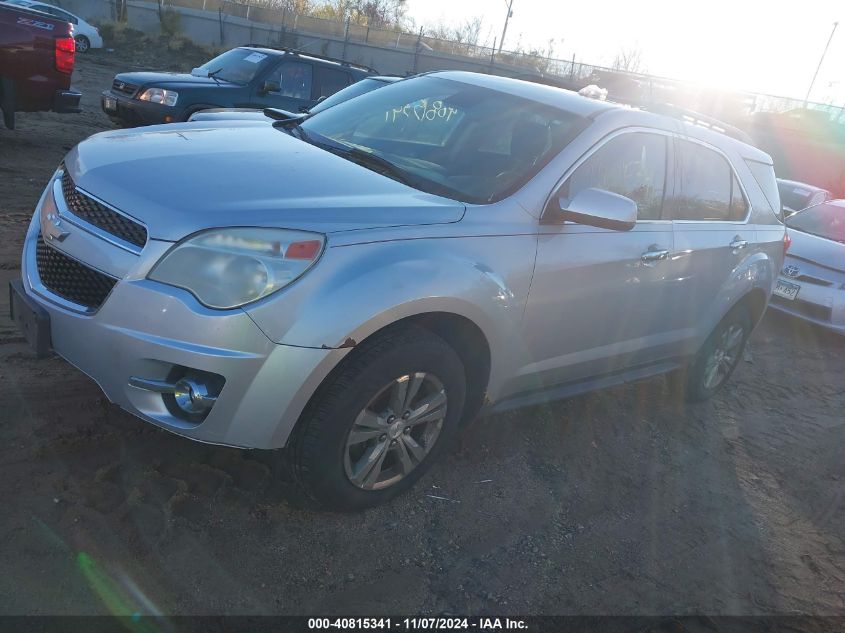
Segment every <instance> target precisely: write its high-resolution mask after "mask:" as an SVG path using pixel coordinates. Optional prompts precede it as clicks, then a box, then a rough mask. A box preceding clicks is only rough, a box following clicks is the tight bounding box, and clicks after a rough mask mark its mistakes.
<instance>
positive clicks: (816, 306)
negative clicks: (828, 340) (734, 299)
mask: <svg viewBox="0 0 845 633" xmlns="http://www.w3.org/2000/svg"><path fill="white" fill-rule="evenodd" d="M781 279H782V280H783V281H784V282H786V283H797V284H798V285H799V286H800V288H801V289H800V290H799V291H798V295H797V296H796V297H795V299H793V300H789V299H783V298H781V297H778V296H777V295H772V299H771V301H770V303H769V305H770V306H771V307H772V309H774V310H777V311H779V312H785V313H786V314H789V315H791V316H794V317H797V318H799V319H803V320H805V321H809V322H811V323H814V324H815V325H818V326H821V327H823V328H826V329H828V330H832V331H834V332H838V333H840V334H845V289H843V288H835V287H824V286H818V285H814V284H810V283H801V282H796V280H795V279H791V278H788V277H783V276H781Z"/></svg>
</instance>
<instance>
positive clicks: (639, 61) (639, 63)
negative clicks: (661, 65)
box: [613, 45, 645, 73]
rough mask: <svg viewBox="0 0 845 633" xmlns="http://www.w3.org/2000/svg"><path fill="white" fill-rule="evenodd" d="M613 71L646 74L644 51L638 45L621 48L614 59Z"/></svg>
mask: <svg viewBox="0 0 845 633" xmlns="http://www.w3.org/2000/svg"><path fill="white" fill-rule="evenodd" d="M613 70H622V71H625V72H628V73H642V72H645V69H644V67H643V51H642V49H641V48H640V47H639V46H638V45H634V46H628V47H625V46H623V47H622V48H620V49H619V52H618V53H616V57H615V58H614V59H613Z"/></svg>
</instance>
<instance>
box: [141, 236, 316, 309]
mask: <svg viewBox="0 0 845 633" xmlns="http://www.w3.org/2000/svg"><path fill="white" fill-rule="evenodd" d="M324 244H325V238H324V237H323V236H322V235H320V234H319V233H308V232H305V231H289V230H286V229H264V228H237V229H213V230H210V231H204V232H202V233H199V234H198V235H195V236H194V237H191V238H188V239H187V240H185V241H184V242H180V243H179V244H177V245H176V246H175V247H174V248H173V249H171V250H170V251H169V252H168V253H167V254H166V255H165V256H164V257H162V259H161V260H160V261H159V262H158V264H156V265H155V267H154V268H153V269H152V270H151V271H150V274H149V275H148V278H149V279H153V280H155V281H160V282H161V283H165V284H169V285H171V286H176V287H178V288H184V289H185V290H188V291H189V292H191V294H193V295H194V296H195V297H196V298H197V299H198V300H199V301H200V302H201V303H202V304H204V305H206V306H208V307H209V308H219V309H228V308H237V307H239V306H242V305H244V304H247V303H250V302H252V301H257V300H258V299H261V298H262V297H266V296H267V295H269V294H271V293H273V292H276V291H277V290H280V289H282V288H284V287H285V286H287V285H288V284H290V283H292V282H293V281H295V280H296V279H297V278H299V277H301V276H302V274H303V273H305V271H306V270H308V269H309V268H310V267H311V266H312V265H313V264H314V263H315V262H316V261H317V259H319V257H320V253H322V251H323V246H324Z"/></svg>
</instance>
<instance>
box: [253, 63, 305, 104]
mask: <svg viewBox="0 0 845 633" xmlns="http://www.w3.org/2000/svg"><path fill="white" fill-rule="evenodd" d="M312 87H313V66H312V65H311V64H309V63H308V62H303V61H283V62H282V63H281V64H279V65H278V66H276V67H275V68H274V69H273V70H271V71H270V72H269V73H268V74H267V75H266V76H265V77H264V78H263V80H262V81H260V82H258V83H257V85H256V87H255V88H254V89H253V96H252V102H253V105H254V106H255V107H258V108H279V109H281V110H287V111H288V112H294V113H296V112H300V111H301V110H302V109H304V108H310V107H311V106H312V105H314V102H315V100H314V99H313V97H312ZM265 88H269V90H267V89H265Z"/></svg>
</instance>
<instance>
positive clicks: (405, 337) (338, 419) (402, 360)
mask: <svg viewBox="0 0 845 633" xmlns="http://www.w3.org/2000/svg"><path fill="white" fill-rule="evenodd" d="M403 383H404V388H405V389H406V390H407V392H408V393H409V394H410V392H412V391H414V385H415V386H416V389H417V391H416V394H417V395H416V396H414V397H412V398H410V399H409V403H408V404H407V406H405V405H403V406H401V407H398V406H396V405H395V403H396V402H398V401H399V400H398V399H397V398H399V399H401V394H400V395H398V396H397V395H396V394H397V393H400V392H399V391H397V390H400V389H401V386H402V385H403ZM444 396H445V402H443V404H442V405H441V404H439V403H441V401H442V398H443V397H444ZM465 396H466V377H465V371H464V366H463V364H462V363H461V360H460V358H459V357H458V355H457V353H456V352H455V350H453V349H452V348H451V347H450V346H449V345H448V344H447V343H446V342H445V341H444V340H443V339H441V338H440V337H439V336H437V335H435V334H433V333H432V332H430V331H428V330H426V329H423V328H420V327H416V326H403V327H401V328H399V329H388V330H386V331H385V332H383V333H381V334H377V335H376V336H375V337H373V338H372V339H371V340H367V341H365V342H364V343H362V344H361V345H360V346H359V347H358V348H357V349H355V350H354V351H353V352H352V353H351V354H350V355H349V356H348V357H347V358H346V359H344V361H343V362H342V363H341V365H340V366H339V367H338V368H336V369H335V370H334V371H333V372H332V374H330V375H329V377H328V378H327V379H326V381H325V382H324V383H323V385H322V386H321V387H320V388H319V389H318V390H317V393H316V394H315V395H314V396H313V397H312V399H311V402H310V403H309V404H308V406H307V407H306V409H305V411H304V412H303V414H302V417H301V418H300V420H299V423H298V424H297V428H296V429H295V431H294V436H293V439H292V443H291V447H290V448H291V450H290V451H289V459H290V460H291V462H292V463H291V466H292V470H293V475H294V479H295V481H296V482H297V484H298V485H299V487H300V489H301V490H302V492H304V494H305V495H306V496H307V497H308V498H309V499H311V500H313V501H315V502H317V504H319V505H320V506H322V507H324V508H327V509H331V510H340V511H351V510H362V509H364V508H369V507H372V506H376V505H379V504H382V503H384V502H386V501H388V500H389V499H392V498H393V497H395V496H397V495H399V494H401V493H402V492H404V491H405V490H407V489H409V488H410V487H411V486H413V485H414V483H415V482H416V481H417V480H418V479H419V478H420V477H421V476H422V475H423V474H424V473H425V472H426V471H427V470H428V468H429V467H430V466H431V464H432V463H433V462H434V461H435V460H436V459H437V457H438V455H440V453H442V451H443V449H444V447H445V446H447V445H448V443H449V441H450V440H451V439H452V437H453V436H454V433H455V431H456V430H457V429H458V426H459V424H460V419H461V415H462V413H463V408H464V399H465ZM426 402H428V403H431V404H430V406H429V407H428V408H427V409H426V405H425V404H424V403H426ZM435 403H437V404H435ZM441 406H442V407H444V408H445V411H442V410H441V409H440V407H441ZM435 407H437V408H435ZM394 409H405V411H404V412H400V411H397V413H398V414H399V415H398V416H397V417H396V419H395V420H392V421H391V418H390V417H388V416H389V415H390V414H392V412H393V411H394ZM365 410H366V413H365ZM411 410H414V413H413V414H411V413H410V411H411ZM422 411H427V412H428V413H427V414H426V415H421V414H419V413H417V412H422ZM403 413H404V416H405V417H402V414H403ZM432 413H433V414H434V415H433V420H432V421H428V422H426V421H424V419H425V418H430V417H432ZM373 414H376V415H373ZM440 414H442V416H441V419H440V420H439V422H438V421H437V420H436V418H437V416H438V415H440ZM414 420H419V421H417V422H415V421H414ZM362 422H366V424H362ZM388 422H390V424H388ZM406 425H407V428H405V426H406ZM353 428H354V430H355V433H352V431H353ZM369 436H372V437H369ZM362 437H368V439H366V440H362V439H361V438H362ZM414 445H416V448H414ZM420 451H423V452H420ZM420 455H422V457H421V458H419V456H420ZM368 456H369V460H368V459H367V457H368ZM374 462H375V463H376V466H375V467H373V468H371V469H369V470H368V469H367V465H369V464H372V463H374ZM376 467H377V468H378V472H375V468H376ZM397 477H398V479H397ZM356 478H357V481H356Z"/></svg>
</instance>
